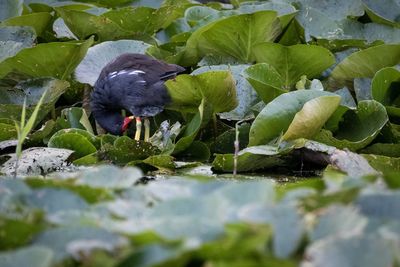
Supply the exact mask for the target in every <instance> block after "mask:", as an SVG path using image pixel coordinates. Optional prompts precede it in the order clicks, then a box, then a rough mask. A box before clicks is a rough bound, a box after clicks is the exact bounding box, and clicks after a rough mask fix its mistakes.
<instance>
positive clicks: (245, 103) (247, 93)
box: [192, 65, 259, 120]
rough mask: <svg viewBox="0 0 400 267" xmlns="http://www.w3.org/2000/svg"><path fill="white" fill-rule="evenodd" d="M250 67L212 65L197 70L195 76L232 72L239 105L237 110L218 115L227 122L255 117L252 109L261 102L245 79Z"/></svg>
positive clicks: (194, 72)
mask: <svg viewBox="0 0 400 267" xmlns="http://www.w3.org/2000/svg"><path fill="white" fill-rule="evenodd" d="M248 67H249V65H215V66H214V65H212V66H204V67H200V68H198V69H196V70H195V71H193V72H192V75H193V74H200V73H204V72H207V71H218V70H223V71H230V72H231V73H232V76H233V78H234V80H235V87H236V98H237V102H238V105H237V107H236V108H235V109H233V110H231V111H228V112H223V113H220V114H218V115H219V116H220V118H223V119H227V120H241V119H244V118H248V117H253V116H254V114H253V112H252V109H251V108H252V107H253V106H254V105H255V104H256V103H257V102H258V101H259V98H258V96H257V94H256V93H255V92H254V90H253V88H252V87H251V85H250V84H249V83H248V82H247V81H246V79H245V78H244V72H245V70H246V69H247V68H248Z"/></svg>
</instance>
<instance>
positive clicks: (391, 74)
mask: <svg viewBox="0 0 400 267" xmlns="http://www.w3.org/2000/svg"><path fill="white" fill-rule="evenodd" d="M371 87H372V89H371V90H372V97H373V99H374V100H376V101H378V102H380V103H381V104H383V105H384V106H385V107H386V111H387V112H388V114H389V115H393V116H397V117H400V99H399V95H400V91H399V89H400V71H398V70H397V69H395V68H390V67H389V68H384V69H381V70H380V71H378V72H377V73H376V74H375V76H374V79H373V80H372V85H371Z"/></svg>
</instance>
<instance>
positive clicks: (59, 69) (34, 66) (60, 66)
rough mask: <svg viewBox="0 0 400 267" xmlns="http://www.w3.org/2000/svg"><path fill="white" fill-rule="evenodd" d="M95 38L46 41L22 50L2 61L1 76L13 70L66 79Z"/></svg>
mask: <svg viewBox="0 0 400 267" xmlns="http://www.w3.org/2000/svg"><path fill="white" fill-rule="evenodd" d="M92 43H93V39H92V38H90V39H89V40H87V41H85V42H77V43H61V42H60V43H45V44H38V45H36V46H35V47H32V48H26V49H23V50H21V51H20V52H19V53H18V54H17V55H15V56H14V57H11V58H8V59H6V60H4V61H3V62H1V63H0V78H2V77H4V76H5V75H6V74H8V73H9V72H11V71H12V70H14V71H18V72H21V73H24V74H27V75H31V76H33V77H42V76H45V77H46V76H50V77H55V78H58V79H66V78H68V77H69V75H70V74H71V73H72V72H73V71H74V69H75V67H76V66H77V65H78V64H79V62H80V61H81V60H82V59H83V57H84V55H85V54H86V51H87V50H88V48H89V47H90V46H91V45H92Z"/></svg>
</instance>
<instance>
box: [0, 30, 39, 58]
mask: <svg viewBox="0 0 400 267" xmlns="http://www.w3.org/2000/svg"><path fill="white" fill-rule="evenodd" d="M35 39H36V34H35V32H34V30H33V29H32V28H30V27H16V26H9V27H1V28H0V48H1V49H0V62H1V61H3V60H4V59H6V58H9V57H13V56H15V55H16V54H17V53H18V52H19V51H20V50H21V49H24V48H28V47H32V46H33V44H34V43H35Z"/></svg>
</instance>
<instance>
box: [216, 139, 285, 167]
mask: <svg viewBox="0 0 400 267" xmlns="http://www.w3.org/2000/svg"><path fill="white" fill-rule="evenodd" d="M282 156H283V153H281V152H280V151H279V150H278V147H276V146H268V145H265V146H251V147H248V148H245V149H243V150H241V151H240V153H239V155H238V158H237V171H238V172H248V171H255V170H259V169H266V168H271V167H275V166H283V165H285V164H286V161H285V160H283V159H282ZM212 166H213V169H214V170H215V171H220V172H231V171H233V169H234V154H216V155H215V159H214V161H213V163H212Z"/></svg>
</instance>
